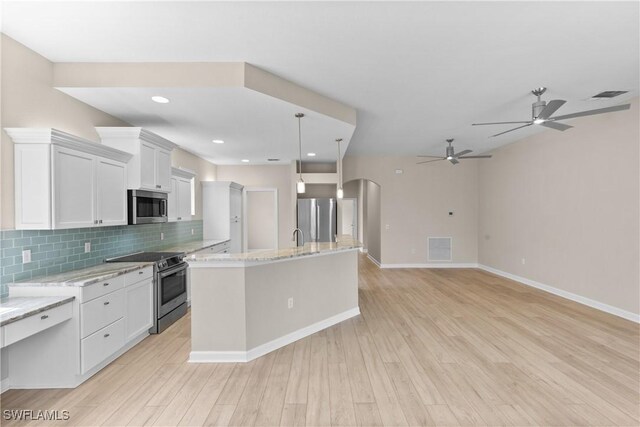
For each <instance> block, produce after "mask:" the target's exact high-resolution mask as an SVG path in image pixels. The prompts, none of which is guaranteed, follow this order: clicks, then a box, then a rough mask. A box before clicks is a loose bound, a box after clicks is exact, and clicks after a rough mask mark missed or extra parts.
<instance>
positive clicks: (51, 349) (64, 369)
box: [3, 266, 153, 388]
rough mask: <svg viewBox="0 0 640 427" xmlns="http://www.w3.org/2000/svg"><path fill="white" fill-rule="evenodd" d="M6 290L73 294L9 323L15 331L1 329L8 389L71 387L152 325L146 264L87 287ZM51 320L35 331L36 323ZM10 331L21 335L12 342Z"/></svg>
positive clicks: (150, 274) (149, 276) (17, 293)
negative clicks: (63, 301)
mask: <svg viewBox="0 0 640 427" xmlns="http://www.w3.org/2000/svg"><path fill="white" fill-rule="evenodd" d="M9 295H10V296H16V297H17V296H48V295H57V296H74V297H75V299H74V300H73V301H72V302H70V303H68V304H66V305H64V306H60V307H57V308H54V309H51V310H49V312H48V313H47V314H48V318H46V319H41V316H38V315H36V316H32V317H29V318H27V319H24V320H20V321H18V322H15V324H14V325H15V326H14V327H13V329H15V328H20V331H16V332H14V331H12V330H10V329H11V328H10V329H9V330H8V329H7V327H8V326H11V325H12V324H9V325H6V326H5V327H4V328H3V333H4V334H5V337H4V340H5V345H8V347H7V350H8V354H9V378H10V386H11V387H12V388H69V387H76V386H78V385H79V384H80V383H82V382H84V381H86V380H87V379H88V378H90V377H91V376H92V375H93V374H95V373H96V372H98V371H99V370H100V369H102V368H103V367H104V366H106V365H107V364H108V363H110V362H111V361H112V360H114V359H115V358H116V357H118V356H119V355H120V354H122V353H124V352H125V351H126V350H128V349H129V348H131V347H132V346H134V345H135V344H137V343H138V342H139V341H141V340H142V339H143V338H144V337H146V336H147V335H148V333H149V332H148V330H149V328H150V327H151V326H153V267H152V266H148V267H144V268H142V269H139V270H135V271H132V272H129V273H126V274H123V275H120V276H116V277H113V278H110V279H107V280H103V281H100V282H97V283H94V284H91V285H88V286H73V285H72V284H66V283H65V286H51V285H48V286H39V285H38V284H33V285H28V286H10V287H9ZM67 319H70V321H68V322H63V320H67ZM56 323H58V325H57V326H56V327H54V328H50V329H49V331H47V332H46V333H41V334H36V332H38V331H39V330H40V329H38V328H42V327H44V326H47V325H48V326H47V327H50V326H51V325H52V324H56ZM17 332H19V333H17ZM34 334H35V335H34ZM29 335H33V336H29ZM14 336H20V337H27V338H24V339H21V340H20V341H18V342H15V341H16V338H14ZM7 341H9V343H10V344H12V345H9V344H7Z"/></svg>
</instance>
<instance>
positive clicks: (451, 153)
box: [416, 138, 491, 165]
mask: <svg viewBox="0 0 640 427" xmlns="http://www.w3.org/2000/svg"><path fill="white" fill-rule="evenodd" d="M447 142H448V143H449V146H448V147H447V155H446V156H445V157H438V156H418V157H434V158H435V159H434V160H425V161H424V162H418V163H416V164H418V165H421V164H423V163H430V162H438V161H440V160H449V161H450V162H451V163H452V164H454V165H455V164H458V163H460V162H459V161H458V160H463V159H490V158H491V156H465V154H469V153H471V150H463V151H461V152H459V153H456V152H455V150H454V149H453V146H452V145H451V143H452V142H453V138H451V139H447ZM462 156H464V157H462Z"/></svg>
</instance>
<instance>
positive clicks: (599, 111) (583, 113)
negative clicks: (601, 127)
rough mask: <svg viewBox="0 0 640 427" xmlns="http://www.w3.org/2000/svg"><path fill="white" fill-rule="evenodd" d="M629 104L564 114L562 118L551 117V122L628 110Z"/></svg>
mask: <svg viewBox="0 0 640 427" xmlns="http://www.w3.org/2000/svg"><path fill="white" fill-rule="evenodd" d="M629 107H631V104H622V105H615V106H613V107H607V108H598V109H597V110H587V111H580V112H578V113H572V114H565V115H564V116H556V117H551V120H566V119H573V118H574V117H584V116H593V115H595V114H604V113H612V112H614V111H622V110H628V109H629Z"/></svg>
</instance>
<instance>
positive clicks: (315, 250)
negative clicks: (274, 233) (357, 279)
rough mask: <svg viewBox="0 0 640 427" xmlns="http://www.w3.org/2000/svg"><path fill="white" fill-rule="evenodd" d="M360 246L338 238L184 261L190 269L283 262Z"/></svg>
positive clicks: (357, 242)
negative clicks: (282, 247) (336, 239)
mask: <svg viewBox="0 0 640 427" xmlns="http://www.w3.org/2000/svg"><path fill="white" fill-rule="evenodd" d="M361 246H362V244H361V243H360V242H359V241H357V240H355V239H353V238H351V237H344V238H338V241H337V242H318V243H316V242H311V243H305V245H304V246H296V247H292V248H285V249H271V250H263V251H254V252H242V253H236V254H208V253H207V254H198V253H194V254H192V255H190V256H188V257H187V258H185V261H187V262H189V265H190V266H192V267H196V268H197V267H199V266H200V264H205V263H206V264H207V265H211V264H216V263H220V264H225V265H226V264H227V263H239V264H244V263H262V262H271V261H278V260H284V259H288V258H298V257H304V256H312V255H322V254H328V253H333V252H341V251H348V250H355V249H358V248H360V247H361Z"/></svg>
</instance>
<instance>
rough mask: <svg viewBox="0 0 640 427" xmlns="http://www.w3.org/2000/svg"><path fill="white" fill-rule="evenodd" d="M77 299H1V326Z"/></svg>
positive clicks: (65, 297) (68, 297) (66, 297)
mask: <svg viewBox="0 0 640 427" xmlns="http://www.w3.org/2000/svg"><path fill="white" fill-rule="evenodd" d="M74 298H75V297H70V296H62V297H60V296H58V297H7V298H2V299H0V326H4V325H7V324H9V323H12V322H16V321H18V320H21V319H24V318H25V317H29V316H33V315H34V314H38V313H40V312H42V311H45V310H48V309H50V308H54V307H58V306H60V305H63V304H66V303H68V302H71V301H73V300H74Z"/></svg>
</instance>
